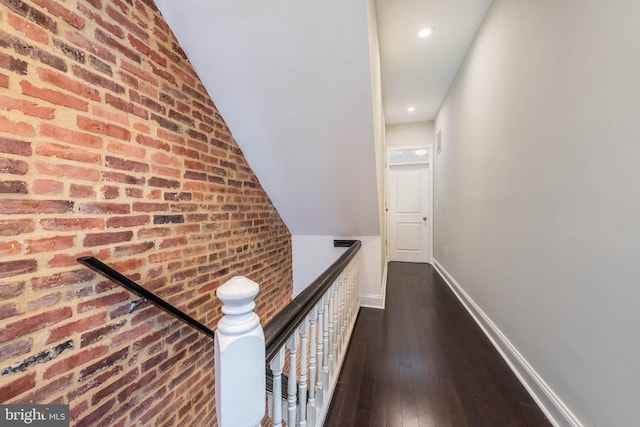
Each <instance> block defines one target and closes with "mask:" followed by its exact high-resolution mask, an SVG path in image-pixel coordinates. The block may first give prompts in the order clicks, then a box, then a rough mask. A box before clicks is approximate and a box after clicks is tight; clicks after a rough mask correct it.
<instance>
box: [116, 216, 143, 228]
mask: <svg viewBox="0 0 640 427" xmlns="http://www.w3.org/2000/svg"><path fill="white" fill-rule="evenodd" d="M150 221H151V217H150V216H149V215H137V216H125V217H111V218H109V219H107V227H108V228H121V227H136V226H139V225H145V224H149V222H150Z"/></svg>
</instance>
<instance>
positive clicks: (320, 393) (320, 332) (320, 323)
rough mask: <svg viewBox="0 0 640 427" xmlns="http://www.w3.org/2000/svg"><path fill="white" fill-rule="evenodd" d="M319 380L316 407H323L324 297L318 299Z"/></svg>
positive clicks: (317, 382)
mask: <svg viewBox="0 0 640 427" xmlns="http://www.w3.org/2000/svg"><path fill="white" fill-rule="evenodd" d="M317 305H318V347H317V348H318V380H317V381H316V397H317V399H318V403H317V404H316V407H321V406H322V402H323V396H324V370H323V367H324V331H325V329H324V297H322V298H321V299H320V301H318V304H317Z"/></svg>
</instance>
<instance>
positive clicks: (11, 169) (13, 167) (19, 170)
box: [0, 157, 29, 175]
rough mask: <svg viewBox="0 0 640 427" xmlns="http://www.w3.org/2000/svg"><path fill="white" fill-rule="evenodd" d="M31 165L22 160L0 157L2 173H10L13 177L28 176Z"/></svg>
mask: <svg viewBox="0 0 640 427" xmlns="http://www.w3.org/2000/svg"><path fill="white" fill-rule="evenodd" d="M28 170H29V164H28V163H27V162H25V161H22V160H13V159H6V158H4V157H0V173H10V174H12V175H26V174H27V172H28Z"/></svg>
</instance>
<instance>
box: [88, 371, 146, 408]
mask: <svg viewBox="0 0 640 427" xmlns="http://www.w3.org/2000/svg"><path fill="white" fill-rule="evenodd" d="M138 374H139V371H138V368H135V369H134V370H132V371H129V372H128V373H127V374H125V375H124V376H122V377H120V378H119V379H118V380H116V381H114V382H112V383H111V384H109V385H107V386H105V387H102V388H101V389H100V390H98V391H97V392H95V393H94V394H93V396H91V404H93V405H97V404H99V403H100V401H102V399H104V398H106V397H108V396H110V395H112V394H114V393H115V392H117V391H118V390H119V389H120V388H122V387H123V386H125V385H126V384H128V383H130V382H132V381H133V380H135V379H136V378H137V377H138Z"/></svg>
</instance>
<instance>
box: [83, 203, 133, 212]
mask: <svg viewBox="0 0 640 427" xmlns="http://www.w3.org/2000/svg"><path fill="white" fill-rule="evenodd" d="M78 211H79V212H81V213H83V214H89V213H93V214H128V213H129V212H130V211H131V207H130V206H129V205H128V204H124V203H101V202H87V203H82V204H80V205H79V206H78Z"/></svg>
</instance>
